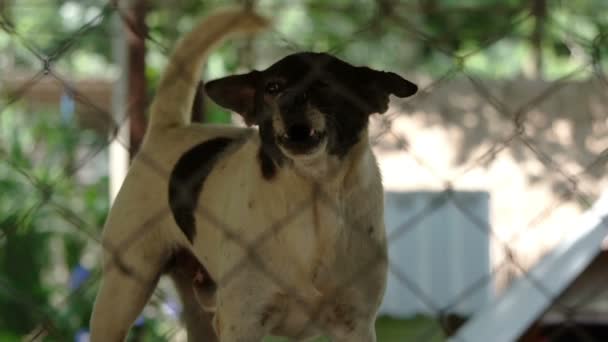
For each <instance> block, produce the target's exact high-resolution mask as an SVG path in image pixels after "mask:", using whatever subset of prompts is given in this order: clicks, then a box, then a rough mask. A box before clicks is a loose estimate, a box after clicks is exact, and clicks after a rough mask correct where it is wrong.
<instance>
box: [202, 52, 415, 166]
mask: <svg viewBox="0 0 608 342" xmlns="http://www.w3.org/2000/svg"><path fill="white" fill-rule="evenodd" d="M205 88H206V91H207V94H208V95H209V97H211V99H213V100H214V101H215V102H216V103H218V104H219V105H221V106H223V107H225V108H228V109H230V110H233V111H235V112H237V113H239V114H241V115H242V116H243V118H244V119H245V122H246V123H247V124H248V125H254V124H257V125H259V128H260V134H261V136H262V140H263V141H264V143H265V144H270V145H273V146H276V147H278V150H280V151H281V152H282V154H284V155H285V156H287V157H288V158H291V159H295V160H297V159H298V158H310V157H312V156H316V155H321V154H329V155H335V156H338V157H342V156H344V155H345V154H346V153H347V152H348V151H349V150H350V148H351V147H352V146H353V145H354V144H356V143H357V142H358V141H359V140H360V138H361V134H362V133H363V132H366V130H365V128H366V127H367V124H368V119H369V115H370V114H373V113H384V112H385V111H386V110H387V109H388V102H389V96H390V95H395V96H398V97H407V96H411V95H413V94H415V93H416V91H417V89H418V88H417V87H416V85H415V84H413V83H411V82H409V81H407V80H405V79H403V78H402V77H400V76H399V75H397V74H395V73H392V72H383V71H376V70H373V69H370V68H368V67H356V66H353V65H350V64H348V63H346V62H344V61H342V60H340V59H338V58H336V57H333V56H331V55H328V54H325V53H310V52H305V53H297V54H292V55H289V56H287V57H285V58H283V59H281V60H280V61H278V62H276V63H275V64H273V65H272V66H270V67H269V68H267V69H266V70H263V71H252V72H250V73H247V74H242V75H234V76H228V77H225V78H221V79H218V80H215V81H211V82H209V83H207V84H206V87H205Z"/></svg>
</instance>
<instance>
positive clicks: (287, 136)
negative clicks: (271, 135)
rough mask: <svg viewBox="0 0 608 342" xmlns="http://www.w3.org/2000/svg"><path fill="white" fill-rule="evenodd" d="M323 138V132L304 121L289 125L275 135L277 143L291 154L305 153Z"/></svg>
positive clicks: (314, 147)
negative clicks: (283, 131) (282, 131)
mask: <svg viewBox="0 0 608 342" xmlns="http://www.w3.org/2000/svg"><path fill="white" fill-rule="evenodd" d="M323 139H325V132H324V131H320V130H317V129H314V128H312V127H311V126H310V125H309V124H306V123H297V124H293V125H291V126H289V127H288V128H287V130H286V131H285V133H283V134H280V135H279V136H278V137H277V140H278V143H279V144H280V145H281V146H282V147H284V148H285V149H287V150H289V152H291V153H293V154H306V153H309V152H312V151H313V150H315V149H316V147H318V146H319V145H320V144H321V143H322V142H323Z"/></svg>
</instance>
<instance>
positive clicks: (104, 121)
mask: <svg viewBox="0 0 608 342" xmlns="http://www.w3.org/2000/svg"><path fill="white" fill-rule="evenodd" d="M226 3H235V4H240V5H242V6H247V7H250V8H254V9H255V10H256V11H259V12H260V13H262V14H266V15H267V16H268V17H270V18H271V19H272V20H273V23H274V27H273V29H272V30H271V31H269V32H266V33H264V34H262V35H260V36H258V37H255V38H253V39H240V40H233V41H230V42H227V43H225V44H223V45H222V46H220V47H219V48H218V49H217V50H216V51H215V52H214V53H213V54H212V55H211V56H210V58H209V62H208V65H207V68H206V69H205V70H204V72H203V73H202V74H201V76H202V78H203V79H204V80H208V79H212V78H216V77H221V76H225V75H227V74H230V73H235V72H243V71H247V70H250V69H252V68H259V69H261V68H265V67H267V66H269V65H270V64H271V63H273V62H274V61H276V60H277V59H278V58H280V57H282V56H284V55H286V54H288V53H291V52H295V51H302V50H313V51H327V52H330V53H332V54H335V55H336V56H338V57H340V58H342V59H344V60H346V61H349V62H351V63H352V64H356V65H368V66H371V67H374V68H377V69H383V70H390V71H394V72H397V73H399V74H401V75H403V76H404V77H405V78H408V79H410V80H412V81H414V82H416V83H417V84H418V85H419V86H420V89H421V90H420V92H419V93H418V94H417V95H416V96H414V97H411V98H408V99H405V100H398V99H393V101H392V104H391V108H390V109H389V111H388V112H387V113H386V114H384V115H381V116H380V115H378V116H375V117H374V118H373V119H372V123H371V129H370V135H371V137H372V139H371V140H372V143H373V148H374V151H375V152H376V154H377V157H378V160H379V163H380V167H381V170H382V173H383V182H384V186H385V190H386V222H387V230H388V232H389V238H390V253H389V254H390V261H391V273H390V277H389V284H388V288H387V294H386V298H385V301H384V303H383V305H382V309H381V317H380V319H379V320H378V323H377V326H378V340H379V341H381V342H382V341H442V340H445V339H447V338H450V336H451V337H452V338H453V339H455V340H460V341H469V340H472V341H475V340H480V341H488V339H486V340H484V339H476V338H477V337H479V336H484V333H488V331H493V330H492V329H493V328H492V327H491V326H489V325H488V324H489V323H483V319H484V317H485V318H486V319H487V318H488V317H498V316H494V315H502V316H500V317H501V320H500V322H499V323H500V326H501V327H503V330H504V331H506V333H505V334H506V335H500V336H508V337H505V339H501V338H502V337H496V340H497V341H498V340H515V339H519V340H522V341H547V340H551V341H562V340H563V341H578V340H581V341H594V340H597V341H602V340H603V341H606V340H608V294H607V293H606V291H604V290H605V289H604V287H606V285H605V284H608V282H607V280H608V256H607V254H605V253H604V252H603V249H602V240H603V237H604V236H605V235H606V234H605V231H606V228H607V224H606V220H604V217H605V216H606V213H608V209H607V206H605V205H604V206H600V205H598V204H597V201H598V199H599V198H601V195H602V191H604V189H607V185H608V173H607V172H606V164H607V162H608V78H607V76H606V68H608V2H607V1H605V0H569V1H566V0H465V1H457V0H424V1H422V0H401V1H397V0H353V1H346V0H344V1H343V0H335V1H331V2H330V1H322V0H308V1H296V0H289V1H280V0H258V1H240V2H237V1H219V0H217V1H212V0H173V1H160V0H124V1H123V0H120V1H107V0H78V1H69V0H0V94H1V95H0V341H22V340H27V341H38V340H40V341H42V340H44V341H87V336H88V335H87V334H88V319H89V316H90V313H91V306H92V303H93V300H94V296H95V293H96V290H97V286H98V280H99V266H100V252H101V249H102V247H101V245H100V242H99V241H100V239H99V237H100V232H101V228H102V226H103V222H104V219H105V216H106V214H107V212H108V208H109V206H110V203H111V200H112V198H113V196H114V195H115V193H116V191H117V189H118V187H119V186H120V183H121V181H122V177H123V176H124V173H125V170H126V168H127V166H128V161H129V158H130V156H131V155H132V154H133V153H135V152H136V151H137V147H138V145H139V143H140V142H141V139H142V136H143V134H144V132H145V125H146V111H147V107H148V104H149V103H150V100H151V99H152V96H153V95H154V91H155V87H156V84H157V82H158V78H159V75H160V72H161V71H162V69H163V67H164V65H165V62H166V59H167V55H168V52H169V51H170V50H171V48H172V46H173V44H174V43H175V41H176V39H177V38H178V37H179V36H180V35H181V34H182V33H184V32H186V31H188V30H189V29H190V28H191V27H192V25H193V24H194V22H195V21H196V20H197V18H199V17H201V16H203V15H205V14H206V13H208V11H209V10H211V9H213V8H216V7H218V6H220V5H223V4H226ZM200 95H202V94H200ZM193 119H194V120H195V121H202V122H223V123H229V122H234V123H235V124H240V121H239V118H238V117H236V116H234V115H232V114H231V113H228V112H226V111H224V110H222V109H221V108H219V107H217V106H216V105H214V104H213V103H211V102H210V101H208V100H207V99H206V98H205V97H204V96H199V97H198V98H197V101H196V102H195V104H194V105H193ZM594 203H595V205H594ZM591 214H593V215H595V216H593V217H595V218H596V219H595V220H591V221H589V220H584V218H588V217H589V215H591ZM598 218H599V219H598ZM590 234H595V235H590ZM536 270H538V272H536ZM531 275H534V277H532V276H531ZM531 279H532V280H533V281H532V280H531ZM525 281H528V283H525ZM526 284H528V285H526ZM529 284H532V285H529ZM526 286H527V287H526ZM503 298H510V299H511V300H512V301H513V302H511V305H510V306H508V307H502V306H501V303H504V300H503ZM117 305H120V303H117ZM499 307H500V308H502V309H501V310H500V312H499V313H496V312H495V311H496V310H495V309H494V308H499ZM179 313H180V304H179V302H178V301H177V300H176V299H175V295H174V292H173V290H172V288H171V285H170V284H169V283H165V282H162V283H161V287H160V289H159V290H158V291H157V292H156V293H155V295H154V297H153V299H152V301H151V303H150V304H149V305H148V306H147V307H146V309H145V311H144V312H143V314H142V315H141V317H140V319H139V320H138V321H137V322H136V324H135V328H134V330H133V332H132V333H131V335H130V337H129V339H130V341H184V340H185V333H184V331H183V329H182V328H181V326H180V323H179ZM480 322H481V323H480ZM494 323H497V322H496V320H495V321H494ZM476 329H477V330H476ZM484 329H485V332H484ZM459 334H461V335H459ZM467 336H468V337H467ZM471 336H472V337H471Z"/></svg>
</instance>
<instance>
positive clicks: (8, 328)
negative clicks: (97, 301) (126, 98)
mask: <svg viewBox="0 0 608 342" xmlns="http://www.w3.org/2000/svg"><path fill="white" fill-rule="evenodd" d="M58 118H59V116H58V115H57V114H56V113H52V112H51V113H48V112H34V113H26V112H24V111H22V110H20V109H19V108H18V107H11V108H10V109H6V108H5V110H4V111H3V112H2V116H1V117H0V124H1V125H0V132H1V134H0V137H1V139H0V140H1V142H2V145H1V146H2V150H0V152H1V154H2V155H3V160H2V162H0V180H1V181H0V193H2V196H0V212H1V213H2V215H0V308H1V309H0V333H1V334H3V335H2V336H3V337H2V340H3V341H6V340H14V339H13V338H11V337H10V336H24V335H26V334H29V333H31V332H33V331H35V330H36V329H40V328H41V327H43V326H45V327H49V328H50V330H51V331H52V336H50V337H49V339H48V340H51V341H52V340H56V341H65V340H66V338H70V339H71V338H72V336H73V335H74V332H75V331H77V330H78V329H80V328H81V327H86V326H87V324H88V317H89V316H90V312H91V305H92V302H93V296H94V291H93V290H94V288H93V287H92V286H90V285H89V284H85V285H87V286H85V285H83V287H82V288H81V289H77V288H71V287H70V276H71V275H72V270H73V269H74V268H75V267H77V266H78V265H79V264H80V263H82V258H83V256H84V254H85V251H86V247H87V246H89V244H90V243H91V241H90V240H89V238H88V237H87V235H89V234H92V235H94V236H95V235H97V232H98V230H99V228H100V225H101V222H103V220H104V218H105V215H106V214H107V210H108V197H107V177H106V176H105V175H100V176H99V177H96V178H95V179H93V180H89V181H84V180H82V179H81V178H82V177H81V176H80V175H79V174H78V173H77V170H78V166H79V165H81V164H82V163H83V162H84V160H81V155H82V153H81V152H82V151H83V150H91V149H92V148H93V147H94V146H98V145H100V144H102V143H103V140H102V139H101V138H100V137H98V136H96V135H95V134H92V133H91V132H86V131H82V130H80V129H79V128H78V127H76V125H74V124H71V123H68V122H62V121H61V120H59V119H58ZM7 152H8V153H7ZM89 247H90V246H89ZM91 271H94V270H91Z"/></svg>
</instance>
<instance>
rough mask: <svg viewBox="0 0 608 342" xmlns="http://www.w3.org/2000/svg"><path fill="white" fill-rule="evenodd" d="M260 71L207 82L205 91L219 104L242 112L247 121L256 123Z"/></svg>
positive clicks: (250, 123)
mask: <svg viewBox="0 0 608 342" xmlns="http://www.w3.org/2000/svg"><path fill="white" fill-rule="evenodd" d="M259 74H260V72H259V71H252V72H249V73H247V74H241V75H232V76H227V77H224V78H220V79H217V80H213V81H210V82H208V83H206V84H205V92H206V93H207V95H208V96H209V97H210V98H211V99H212V100H213V101H214V102H215V103H217V104H218V105H220V106H222V107H224V108H226V109H230V110H231V111H233V112H236V113H238V114H240V115H241V116H242V117H243V119H245V123H246V124H247V125H248V126H251V125H253V124H255V123H256V118H255V117H256V113H255V106H256V86H257V84H258V80H259Z"/></svg>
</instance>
